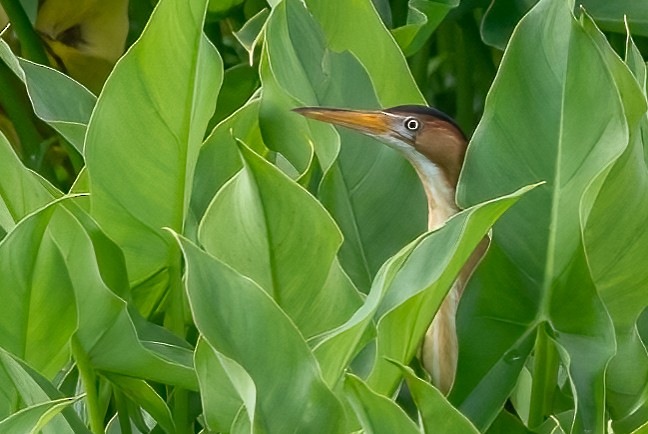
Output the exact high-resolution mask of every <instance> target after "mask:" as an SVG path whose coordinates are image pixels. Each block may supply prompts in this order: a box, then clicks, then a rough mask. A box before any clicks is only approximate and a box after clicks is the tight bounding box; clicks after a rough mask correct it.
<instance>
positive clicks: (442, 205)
mask: <svg viewBox="0 0 648 434" xmlns="http://www.w3.org/2000/svg"><path fill="white" fill-rule="evenodd" d="M293 111H294V112H296V113H298V114H300V115H302V116H305V117H307V118H311V119H315V120H318V121H323V122H327V123H330V124H333V125H337V126H342V127H346V128H350V129H352V130H355V131H358V132H361V133H363V134H365V135H368V136H371V137H374V138H375V139H377V140H379V141H381V142H383V143H385V144H386V145H388V146H390V147H391V148H393V149H395V150H396V151H398V152H399V153H400V154H401V155H403V156H404V157H405V158H406V159H407V160H408V161H409V162H410V163H411V165H412V166H413V167H414V170H415V171H416V173H417V174H418V176H419V178H420V180H421V183H422V185H423V189H424V190H425V195H426V197H427V207H428V230H430V231H433V230H436V229H438V228H440V227H441V226H443V225H444V224H445V222H446V221H447V220H448V219H449V218H450V217H452V216H453V215H455V214H456V213H458V212H459V211H460V207H459V206H458V205H457V203H456V201H455V193H456V188H457V183H458V181H459V174H460V172H461V168H462V166H463V162H464V158H465V155H466V149H467V146H468V138H467V137H466V135H465V134H464V132H463V130H462V129H461V128H460V127H459V125H458V124H457V123H456V122H455V121H454V120H453V119H452V118H451V117H450V116H448V115H446V114H445V113H443V112H442V111H440V110H437V109H435V108H432V107H428V106H421V105H401V106H397V107H392V108H388V109H384V110H350V109H342V108H328V107H298V108H295V109H293ZM485 240H486V242H484V241H485ZM485 240H482V243H480V245H479V246H478V247H477V249H476V250H475V252H474V253H473V255H472V256H471V258H470V259H469V260H468V262H467V263H466V265H464V267H463V269H462V271H461V272H460V274H459V276H458V277H457V279H456V281H455V282H454V283H453V286H452V288H451V289H450V291H449V292H448V294H447V295H446V298H445V299H444V301H443V302H442V304H441V306H440V307H439V310H438V311H437V313H436V315H435V317H434V319H433V320H432V323H431V325H430V326H429V328H428V330H427V332H426V334H425V337H424V338H423V343H422V345H421V348H420V352H419V357H420V359H421V362H422V364H423V367H424V368H425V369H426V371H428V373H429V374H430V377H431V380H432V384H434V385H435V386H436V387H437V388H438V389H439V390H440V391H441V392H443V393H444V394H448V393H449V391H450V389H451V387H452V385H453V382H454V378H455V375H456V370H457V358H458V341H457V332H456V324H455V319H456V314H457V307H458V304H459V300H460V297H461V294H462V292H463V288H464V287H465V285H466V282H467V280H468V278H469V277H470V274H471V273H472V271H473V270H474V268H475V267H476V265H477V263H478V262H479V259H480V258H481V256H482V255H483V252H484V251H485V248H486V245H487V239H485Z"/></svg>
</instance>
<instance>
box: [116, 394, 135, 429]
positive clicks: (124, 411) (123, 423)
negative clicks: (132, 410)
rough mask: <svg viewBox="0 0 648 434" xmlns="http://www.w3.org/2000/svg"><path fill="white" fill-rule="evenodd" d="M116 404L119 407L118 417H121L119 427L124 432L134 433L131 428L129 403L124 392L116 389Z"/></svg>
mask: <svg viewBox="0 0 648 434" xmlns="http://www.w3.org/2000/svg"><path fill="white" fill-rule="evenodd" d="M114 393H115V406H116V407H117V418H118V419H119V428H120V429H121V432H122V434H133V430H132V429H131V423H130V417H128V405H126V400H125V399H124V394H123V393H121V392H120V391H119V390H115V392H114Z"/></svg>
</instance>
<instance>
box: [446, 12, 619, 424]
mask: <svg viewBox="0 0 648 434" xmlns="http://www.w3.org/2000/svg"><path fill="white" fill-rule="evenodd" d="M570 9H571V8H570V6H569V5H565V4H564V2H561V1H552V0H542V1H541V2H540V3H538V5H536V7H535V8H534V9H533V10H532V11H531V12H530V13H529V14H528V15H527V16H526V17H525V18H524V19H523V20H522V21H521V22H520V24H519V26H518V28H517V31H516V32H515V33H514V36H513V38H512V39H511V41H510V44H509V46H508V47H507V51H506V53H505V56H504V59H503V61H502V65H501V67H500V70H499V72H498V75H497V78H496V79H495V82H494V84H493V87H492V89H491V91H490V93H489V96H488V98H487V101H486V110H485V114H484V117H483V119H482V122H481V123H480V126H479V127H478V128H477V131H476V132H475V135H474V137H473V139H472V142H471V146H470V147H469V151H468V155H467V159H466V164H465V169H464V172H463V174H462V179H461V182H460V185H459V190H458V197H459V199H460V202H461V204H463V205H466V204H472V203H476V202H479V201H482V200H484V199H486V198H489V197H493V196H497V195H499V194H501V192H502V191H505V190H506V189H510V188H513V187H515V186H516V185H519V184H525V183H529V182H534V181H539V180H544V181H547V183H546V184H545V185H544V186H541V187H539V188H538V189H536V191H534V192H533V193H531V194H529V195H528V196H527V197H526V198H525V199H524V200H522V201H520V203H519V204H518V206H517V207H516V208H515V210H514V211H512V212H511V213H508V214H507V215H505V216H504V218H503V219H502V220H500V222H498V224H497V225H496V228H495V237H494V243H495V246H493V247H494V248H492V249H491V251H490V253H489V255H488V256H487V258H486V259H485V261H484V263H483V264H482V267H481V269H480V272H479V273H477V275H476V278H473V281H474V282H473V285H472V286H471V287H470V288H469V290H468V291H467V292H466V293H465V295H464V298H465V300H464V301H465V303H464V304H463V309H462V311H461V312H460V323H463V326H462V327H461V328H460V338H461V340H460V346H461V352H460V358H459V373H458V376H457V383H456V386H455V389H454V391H453V394H452V395H451V401H453V402H455V403H457V404H460V405H461V408H462V410H463V411H464V412H466V413H467V414H468V415H469V416H470V417H471V419H472V420H473V421H475V422H476V425H477V427H478V428H484V427H486V426H488V424H489V423H490V422H491V421H492V418H493V417H494V416H495V415H496V413H497V411H496V410H498V407H499V406H501V405H502V403H503V402H504V401H503V400H504V399H506V397H507V396H508V394H509V393H510V390H512V387H513V385H514V384H515V378H516V377H517V375H518V373H519V370H520V369H521V366H522V363H523V361H524V359H525V358H526V356H527V354H528V352H529V351H530V345H529V344H530V340H531V339H532V338H533V335H534V334H536V331H537V329H536V328H537V326H538V325H540V324H542V323H543V322H544V321H547V322H548V324H549V325H550V326H551V329H552V330H553V334H554V336H555V339H556V342H557V343H558V344H559V345H560V346H561V347H562V348H564V350H565V353H564V354H565V358H568V359H569V360H566V359H565V360H563V361H564V362H565V363H566V364H567V365H568V366H569V375H570V382H571V387H572V389H573V393H574V395H575V396H576V397H577V398H576V401H575V402H576V409H577V410H576V419H575V422H574V423H575V427H574V429H575V430H577V431H578V430H588V429H589V430H592V431H599V430H602V429H603V424H604V422H603V421H604V370H605V366H606V364H607V362H608V360H609V359H610V357H611V356H612V355H613V354H614V336H613V329H612V324H611V322H610V319H609V316H608V314H607V312H606V310H605V307H604V305H603V303H602V301H601V299H600V298H599V296H598V294H597V292H596V288H595V286H594V283H593V282H592V278H591V276H590V272H589V269H588V267H587V263H586V259H585V255H584V250H583V245H582V240H581V230H580V218H579V212H580V208H579V204H580V200H581V197H582V196H583V193H584V192H585V190H586V189H587V188H588V187H589V186H590V183H591V182H592V180H593V179H594V178H595V177H596V176H597V175H598V174H599V173H601V172H602V171H603V170H605V169H606V168H607V167H608V166H609V165H610V164H611V163H612V162H613V161H614V160H615V159H616V158H617V157H618V156H619V154H620V153H621V152H622V151H623V150H624V148H625V146H626V144H627V140H628V136H627V128H626V122H625V118H624V112H623V107H622V104H621V101H620V98H619V94H618V92H617V90H616V85H615V82H614V79H613V76H612V75H611V73H610V72H609V70H608V69H607V67H606V65H605V63H604V61H603V59H602V57H601V54H600V52H599V50H598V49H597V48H596V46H595V44H594V43H593V42H592V40H591V39H590V38H589V36H588V35H587V34H586V32H585V31H584V30H583V28H582V27H581V26H580V25H579V24H578V23H577V22H576V20H575V19H574V18H573V16H572V15H571V10H570ZM538 44H540V45H541V46H542V47H543V50H542V51H541V52H540V53H538V51H537V50H535V49H533V48H532V47H537V46H538ZM538 54H540V55H538ZM539 333H544V332H542V331H540V332H539ZM535 357H536V359H538V358H540V360H542V358H543V357H547V354H543V353H541V352H538V351H537V352H536V355H535ZM547 362H548V363H549V364H548V365H547V366H551V364H552V363H555V362H551V360H549V359H548V360H547ZM547 369H549V370H551V369H557V365H556V366H555V367H554V368H551V367H548V368H547ZM537 375H538V380H537V383H538V384H534V385H535V386H539V387H540V390H543V392H540V394H541V396H542V399H543V400H545V401H544V402H546V400H547V398H546V397H547V396H551V395H552V394H553V390H554V388H555V383H553V384H549V383H542V380H541V377H540V376H539V375H540V374H537ZM485 403H487V404H486V405H484V404H485ZM532 408H533V411H540V412H542V411H546V409H542V404H541V402H540V401H534V402H533V403H532ZM549 411H550V409H549Z"/></svg>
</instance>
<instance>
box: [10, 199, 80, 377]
mask: <svg viewBox="0 0 648 434" xmlns="http://www.w3.org/2000/svg"><path fill="white" fill-rule="evenodd" d="M55 209H56V206H50V207H47V208H45V209H44V210H42V211H40V212H37V213H36V214H33V215H31V216H30V217H27V218H25V219H23V220H22V221H21V222H20V223H19V224H18V226H16V228H15V229H14V230H13V231H12V232H11V233H9V235H7V237H6V238H5V239H4V240H2V243H0V276H2V279H0V297H2V299H3V300H4V304H5V307H6V309H7V311H6V312H5V314H4V315H2V317H1V318H0V347H2V348H3V349H5V350H7V351H9V352H10V353H12V354H14V355H16V356H17V357H19V358H21V359H22V360H24V361H26V362H27V363H29V364H30V365H31V366H32V367H33V368H34V369H36V370H37V371H39V372H41V373H42V374H44V375H45V376H47V377H52V376H54V374H56V372H58V371H59V370H60V369H61V368H62V367H63V366H64V364H65V363H66V362H67V360H68V358H69V348H68V342H69V339H70V337H71V336H72V334H73V333H74V331H75V328H76V311H75V300H74V291H73V289H72V282H71V281H70V278H69V276H68V270H67V268H66V267H65V260H64V257H63V256H62V255H61V252H59V250H58V249H57V248H56V245H55V243H54V242H53V240H52V239H51V237H49V236H47V235H46V230H47V227H48V225H49V222H50V220H51V218H52V215H53V213H54V210H55ZM51 282H57V284H56V285H55V286H53V285H51Z"/></svg>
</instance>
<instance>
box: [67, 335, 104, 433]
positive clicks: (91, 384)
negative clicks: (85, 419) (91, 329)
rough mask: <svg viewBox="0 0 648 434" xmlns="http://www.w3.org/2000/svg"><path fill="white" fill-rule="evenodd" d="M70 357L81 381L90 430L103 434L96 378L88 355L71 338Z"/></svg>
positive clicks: (78, 343)
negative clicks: (74, 363)
mask: <svg viewBox="0 0 648 434" xmlns="http://www.w3.org/2000/svg"><path fill="white" fill-rule="evenodd" d="M72 355H73V356H74V360H75V361H76V365H77V369H78V370H79V375H80V376H81V381H82V382H83V387H84V389H85V392H86V403H87V406H88V414H89V417H90V430H91V431H92V432H93V433H94V434H103V433H104V426H103V415H102V413H101V410H100V408H99V398H98V395H97V376H96V374H95V372H94V369H93V368H92V365H91V363H90V359H89V358H88V355H87V354H86V352H85V351H84V350H83V347H82V346H81V343H80V342H79V338H77V337H76V336H74V337H72Z"/></svg>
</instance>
